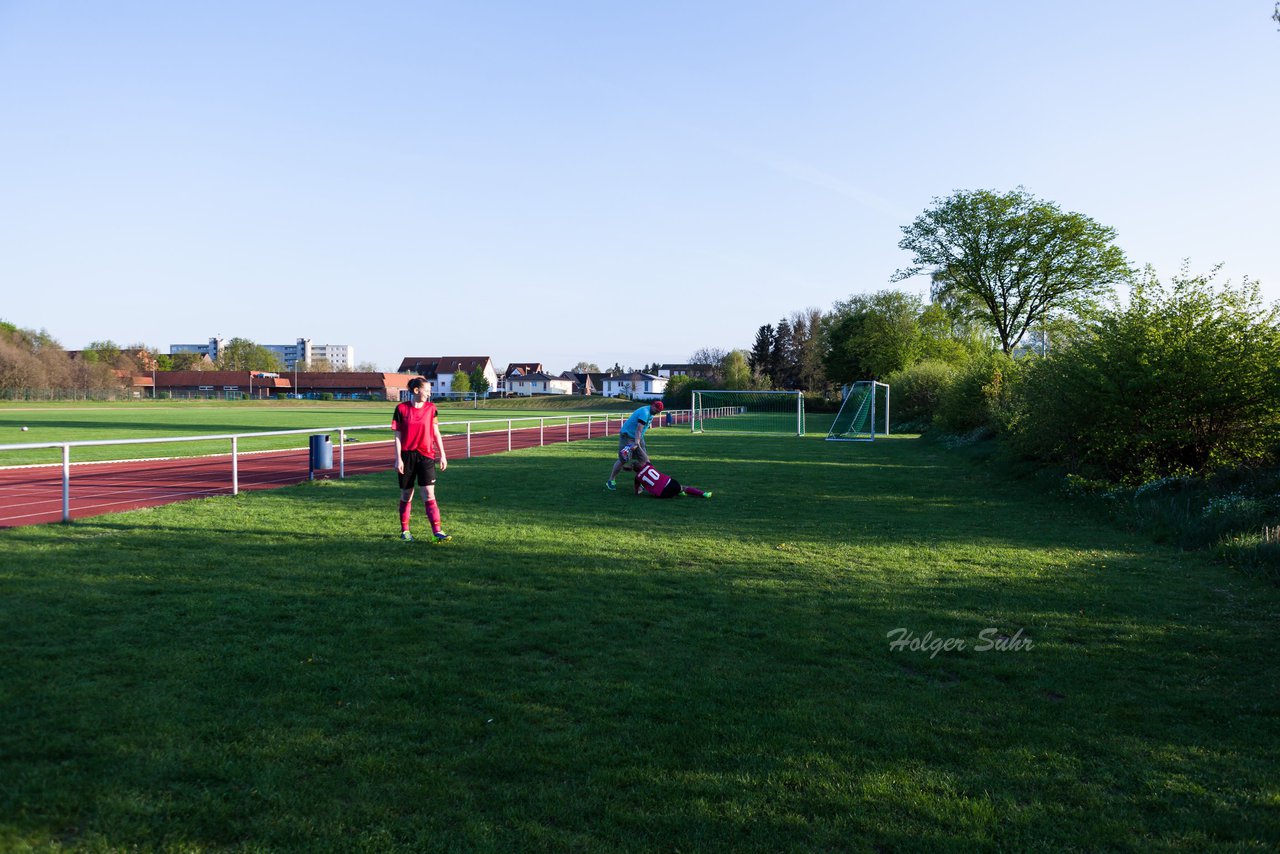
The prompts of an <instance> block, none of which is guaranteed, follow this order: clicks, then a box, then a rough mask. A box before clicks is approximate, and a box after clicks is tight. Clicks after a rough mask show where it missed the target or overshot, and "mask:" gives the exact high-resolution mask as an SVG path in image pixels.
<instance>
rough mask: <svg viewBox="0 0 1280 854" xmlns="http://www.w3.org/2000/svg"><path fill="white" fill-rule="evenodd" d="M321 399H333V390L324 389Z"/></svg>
mask: <svg viewBox="0 0 1280 854" xmlns="http://www.w3.org/2000/svg"><path fill="white" fill-rule="evenodd" d="M320 399H321V400H333V392H331V391H322V392H320Z"/></svg>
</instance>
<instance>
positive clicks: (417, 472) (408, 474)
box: [400, 451, 436, 489]
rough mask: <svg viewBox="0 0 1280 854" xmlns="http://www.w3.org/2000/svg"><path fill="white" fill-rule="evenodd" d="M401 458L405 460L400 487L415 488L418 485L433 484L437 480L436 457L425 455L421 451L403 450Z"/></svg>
mask: <svg viewBox="0 0 1280 854" xmlns="http://www.w3.org/2000/svg"><path fill="white" fill-rule="evenodd" d="M400 459H402V460H404V474H401V475H400V488H401V489H413V484H414V483H415V482H416V483H417V484H418V486H431V485H432V484H434V483H435V482H436V461H435V458H434V457H428V456H424V455H423V454H422V452H421V451H401V452H400Z"/></svg>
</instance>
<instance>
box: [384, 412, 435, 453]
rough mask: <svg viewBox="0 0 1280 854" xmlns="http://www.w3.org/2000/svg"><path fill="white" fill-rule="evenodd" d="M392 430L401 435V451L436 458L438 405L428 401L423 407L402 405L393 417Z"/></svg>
mask: <svg viewBox="0 0 1280 854" xmlns="http://www.w3.org/2000/svg"><path fill="white" fill-rule="evenodd" d="M391 429H392V430H395V431H396V432H397V433H399V434H400V450H402V451H418V452H419V453H421V454H422V455H423V456H424V457H431V458H432V459H434V458H435V456H436V405H435V404H434V403H432V402H431V401H429V400H428V401H426V402H425V403H423V404H422V406H421V407H416V406H414V405H413V404H412V403H402V404H400V405H399V406H397V407H396V413H395V415H393V416H391Z"/></svg>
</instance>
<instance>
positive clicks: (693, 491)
mask: <svg viewBox="0 0 1280 854" xmlns="http://www.w3.org/2000/svg"><path fill="white" fill-rule="evenodd" d="M684 494H685V495H692V496H693V497H694V498H701V497H702V496H703V494H704V493H703V491H702V490H701V489H698V487H696V486H686V487H685V488H684Z"/></svg>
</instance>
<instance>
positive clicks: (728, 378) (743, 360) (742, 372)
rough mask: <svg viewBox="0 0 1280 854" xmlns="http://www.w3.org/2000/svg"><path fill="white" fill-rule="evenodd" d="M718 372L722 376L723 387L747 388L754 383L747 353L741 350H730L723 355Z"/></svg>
mask: <svg viewBox="0 0 1280 854" xmlns="http://www.w3.org/2000/svg"><path fill="white" fill-rule="evenodd" d="M720 374H721V376H723V377H724V387H725V388H732V389H748V388H751V387H752V386H753V385H754V383H753V382H752V380H753V377H752V375H751V368H750V367H748V365H747V354H746V353H745V352H744V351H742V350H731V351H730V352H729V354H728V355H727V356H725V357H724V359H723V360H722V361H721V362H720Z"/></svg>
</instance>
